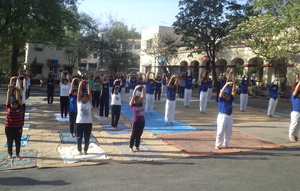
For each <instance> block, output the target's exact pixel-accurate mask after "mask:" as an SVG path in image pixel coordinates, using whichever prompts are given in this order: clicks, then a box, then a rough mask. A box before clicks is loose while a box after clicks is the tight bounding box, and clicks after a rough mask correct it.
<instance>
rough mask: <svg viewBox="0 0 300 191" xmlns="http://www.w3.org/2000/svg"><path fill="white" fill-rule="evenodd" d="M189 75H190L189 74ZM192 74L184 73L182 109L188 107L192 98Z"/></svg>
mask: <svg viewBox="0 0 300 191" xmlns="http://www.w3.org/2000/svg"><path fill="white" fill-rule="evenodd" d="M189 73H190V74H189ZM192 86H193V73H192V72H191V71H186V74H185V89H184V107H189V106H190V102H191V98H192Z"/></svg>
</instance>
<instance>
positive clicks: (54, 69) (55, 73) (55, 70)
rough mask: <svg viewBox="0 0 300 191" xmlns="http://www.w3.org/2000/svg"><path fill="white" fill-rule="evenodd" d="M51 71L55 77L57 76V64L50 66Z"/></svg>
mask: <svg viewBox="0 0 300 191" xmlns="http://www.w3.org/2000/svg"><path fill="white" fill-rule="evenodd" d="M49 72H53V74H54V77H55V79H57V77H58V67H57V66H50V71H49Z"/></svg>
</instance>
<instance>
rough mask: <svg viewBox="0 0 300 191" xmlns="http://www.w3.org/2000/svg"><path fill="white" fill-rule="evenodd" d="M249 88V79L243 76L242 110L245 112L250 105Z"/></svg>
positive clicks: (241, 90) (241, 87) (241, 88)
mask: <svg viewBox="0 0 300 191" xmlns="http://www.w3.org/2000/svg"><path fill="white" fill-rule="evenodd" d="M248 86H249V77H248V76H246V75H245V76H243V78H242V81H241V86H240V110H241V111H245V110H246V107H247V104H248V93H249V90H248Z"/></svg>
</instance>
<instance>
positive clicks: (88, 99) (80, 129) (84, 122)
mask: <svg viewBox="0 0 300 191" xmlns="http://www.w3.org/2000/svg"><path fill="white" fill-rule="evenodd" d="M83 83H85V84H86V85H87V93H82V85H83ZM91 108H92V92H91V86H90V83H89V81H88V80H83V81H81V82H80V84H79V88H78V96H77V117H76V135H77V149H78V154H79V155H82V146H81V143H82V138H83V136H84V155H87V151H88V148H89V144H90V136H91V132H92V124H93V121H92V115H91Z"/></svg>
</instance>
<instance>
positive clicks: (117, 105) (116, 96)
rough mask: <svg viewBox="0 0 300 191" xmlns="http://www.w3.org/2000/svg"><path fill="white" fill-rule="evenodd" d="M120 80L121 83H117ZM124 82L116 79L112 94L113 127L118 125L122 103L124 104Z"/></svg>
mask: <svg viewBox="0 0 300 191" xmlns="http://www.w3.org/2000/svg"><path fill="white" fill-rule="evenodd" d="M117 81H120V85H116V82H117ZM122 85H123V82H122V80H121V79H116V80H115V81H114V86H113V89H112V94H111V126H112V128H113V129H116V128H117V127H118V123H119V119H120V114H121V105H122V96H121V90H122Z"/></svg>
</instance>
